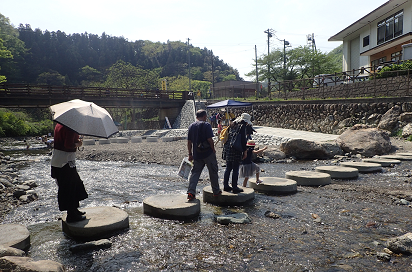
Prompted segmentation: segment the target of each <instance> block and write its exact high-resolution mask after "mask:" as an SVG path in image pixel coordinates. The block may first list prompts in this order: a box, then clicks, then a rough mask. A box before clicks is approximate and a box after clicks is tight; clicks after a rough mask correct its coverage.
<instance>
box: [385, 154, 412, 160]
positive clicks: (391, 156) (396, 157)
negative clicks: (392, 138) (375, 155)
mask: <svg viewBox="0 0 412 272" xmlns="http://www.w3.org/2000/svg"><path fill="white" fill-rule="evenodd" d="M379 158H382V159H392V160H400V161H412V156H402V155H398V154H393V155H382V156H379Z"/></svg>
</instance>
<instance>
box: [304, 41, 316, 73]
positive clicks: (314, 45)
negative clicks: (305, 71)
mask: <svg viewBox="0 0 412 272" xmlns="http://www.w3.org/2000/svg"><path fill="white" fill-rule="evenodd" d="M306 37H307V40H308V45H310V46H312V77H315V63H314V60H313V55H314V54H315V52H316V43H315V34H314V33H312V35H311V34H308V35H306Z"/></svg>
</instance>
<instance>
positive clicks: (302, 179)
mask: <svg viewBox="0 0 412 272" xmlns="http://www.w3.org/2000/svg"><path fill="white" fill-rule="evenodd" d="M285 177H286V178H287V179H293V180H294V181H296V182H297V184H298V185H301V186H320V185H327V184H330V183H331V182H332V180H331V177H330V175H329V174H326V173H321V172H312V171H289V172H286V174H285Z"/></svg>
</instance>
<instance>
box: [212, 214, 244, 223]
mask: <svg viewBox="0 0 412 272" xmlns="http://www.w3.org/2000/svg"><path fill="white" fill-rule="evenodd" d="M216 222H217V223H219V224H221V225H229V224H249V223H252V220H251V219H250V218H249V216H248V215H247V214H246V213H235V214H228V215H219V216H216Z"/></svg>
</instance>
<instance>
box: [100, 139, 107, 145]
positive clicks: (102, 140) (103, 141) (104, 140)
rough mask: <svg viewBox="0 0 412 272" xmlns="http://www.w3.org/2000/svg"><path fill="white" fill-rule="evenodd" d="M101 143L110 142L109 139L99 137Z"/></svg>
mask: <svg viewBox="0 0 412 272" xmlns="http://www.w3.org/2000/svg"><path fill="white" fill-rule="evenodd" d="M99 144H110V140H109V139H99Z"/></svg>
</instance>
